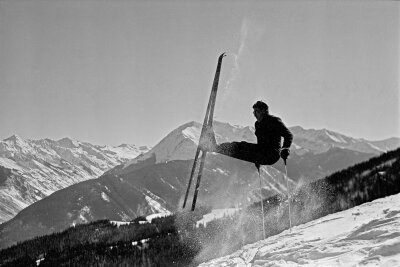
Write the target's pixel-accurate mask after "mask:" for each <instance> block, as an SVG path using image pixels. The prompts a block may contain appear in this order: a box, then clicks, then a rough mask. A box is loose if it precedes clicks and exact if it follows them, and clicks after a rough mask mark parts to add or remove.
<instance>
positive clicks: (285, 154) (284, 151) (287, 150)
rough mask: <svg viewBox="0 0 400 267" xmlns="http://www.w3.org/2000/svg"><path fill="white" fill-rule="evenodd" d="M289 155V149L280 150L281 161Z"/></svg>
mask: <svg viewBox="0 0 400 267" xmlns="http://www.w3.org/2000/svg"><path fill="white" fill-rule="evenodd" d="M289 154H290V150H289V148H282V149H281V158H282V159H283V160H285V161H286V160H287V158H288V157H289Z"/></svg>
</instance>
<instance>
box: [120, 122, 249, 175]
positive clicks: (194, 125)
mask: <svg viewBox="0 0 400 267" xmlns="http://www.w3.org/2000/svg"><path fill="white" fill-rule="evenodd" d="M213 127H214V132H215V137H216V139H217V142H218V143H223V142H232V141H247V142H255V141H256V140H255V136H254V129H252V128H250V127H243V126H237V125H236V126H232V125H230V124H229V123H222V122H218V121H214V125H213ZM201 129H202V124H200V123H198V122H194V121H191V122H188V123H185V124H183V125H182V126H180V127H178V128H176V129H175V130H173V131H172V132H171V133H169V134H168V135H167V136H166V137H165V138H164V139H162V140H161V141H160V142H159V143H158V144H157V145H156V146H154V147H153V148H152V149H151V150H150V151H149V152H147V153H146V154H143V155H141V156H139V157H138V158H136V159H134V160H132V161H130V162H128V163H126V164H125V166H124V167H128V166H129V165H131V164H135V163H138V162H139V161H144V160H147V159H149V158H152V157H155V159H156V163H161V162H167V161H171V160H189V159H193V157H194V153H195V151H196V148H197V144H198V142H199V138H200V133H201Z"/></svg>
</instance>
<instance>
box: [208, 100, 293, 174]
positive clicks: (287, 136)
mask: <svg viewBox="0 0 400 267" xmlns="http://www.w3.org/2000/svg"><path fill="white" fill-rule="evenodd" d="M253 110H254V111H253V114H254V116H255V117H256V119H257V121H256V122H255V135H256V137H257V144H253V143H248V142H244V141H243V142H230V143H222V144H217V143H216V140H215V134H214V131H213V129H212V128H208V129H207V133H206V136H205V138H204V139H203V140H201V141H200V142H201V143H200V147H201V148H202V149H204V150H207V151H210V152H217V153H220V154H223V155H226V156H229V157H233V158H237V159H240V160H245V161H249V162H252V163H254V164H255V165H256V167H257V168H259V167H260V165H272V164H274V163H276V162H277V161H278V160H279V158H280V157H281V158H282V159H283V160H284V161H285V162H286V159H287V158H288V156H289V154H290V145H291V144H292V140H293V135H292V133H291V132H290V131H289V129H288V128H287V127H286V126H285V124H283V122H282V121H281V119H280V118H278V117H275V116H272V115H270V114H269V109H268V105H267V104H266V103H264V102H262V101H257V102H256V103H255V104H254V105H253ZM282 137H283V144H282V145H281V138H282Z"/></svg>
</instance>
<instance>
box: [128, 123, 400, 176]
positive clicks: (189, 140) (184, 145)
mask: <svg viewBox="0 0 400 267" xmlns="http://www.w3.org/2000/svg"><path fill="white" fill-rule="evenodd" d="M201 128H202V125H201V124H200V123H197V122H189V123H186V124H184V125H182V126H180V127H178V128H177V129H175V130H173V131H172V132H171V133H170V134H168V135H167V136H166V137H165V138H163V139H162V140H161V141H160V142H159V143H158V144H157V145H156V146H154V147H153V148H152V149H151V150H150V151H148V152H147V153H145V154H143V155H142V156H140V157H137V158H135V159H134V160H132V161H129V162H127V163H126V164H125V165H124V168H127V167H129V166H130V165H132V164H135V163H138V162H140V161H144V160H147V159H149V158H155V162H156V163H160V162H165V161H170V160H187V159H193V157H194V153H195V151H196V147H197V144H198V142H199V137H200V132H201ZM290 130H291V131H292V133H293V135H294V139H293V144H292V148H291V149H292V151H293V152H294V153H295V154H297V155H300V156H301V155H304V154H305V153H312V154H321V153H324V152H327V151H329V150H330V149H332V148H340V149H347V150H351V151H355V152H360V153H366V154H374V155H378V154H380V153H383V152H385V151H388V150H392V149H395V148H397V147H400V138H390V139H386V140H382V141H368V140H365V139H361V138H359V139H357V138H352V137H348V136H345V135H343V134H340V133H336V132H333V131H329V130H326V129H322V130H314V129H303V128H302V127H300V126H295V127H291V128H290ZM214 132H215V137H216V140H217V143H223V142H232V141H246V142H252V143H255V142H256V138H255V135H254V127H249V126H247V127H243V126H238V125H234V126H233V125H230V124H229V123H222V122H218V121H215V122H214Z"/></svg>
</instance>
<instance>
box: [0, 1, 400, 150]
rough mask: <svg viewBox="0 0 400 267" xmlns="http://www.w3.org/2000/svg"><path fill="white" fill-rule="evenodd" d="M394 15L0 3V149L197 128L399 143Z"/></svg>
mask: <svg viewBox="0 0 400 267" xmlns="http://www.w3.org/2000/svg"><path fill="white" fill-rule="evenodd" d="M399 14H400V4H399V2H396V1H327V2H323V1H295V2H289V1H283V2H282V1H78V0H74V1H58V0H55V1H34V0H30V1H4V0H3V1H0V138H1V139H4V138H6V137H8V136H10V135H12V134H18V135H20V136H21V137H23V138H28V139H40V138H52V139H59V138H62V137H66V136H67V137H71V138H75V139H78V140H83V141H89V142H92V143H95V144H109V145H118V144H121V143H133V144H137V145H150V146H153V145H155V144H156V143H157V142H158V141H160V140H161V139H162V138H163V137H164V136H165V135H166V134H167V133H169V132H170V131H171V130H173V129H174V128H176V127H178V126H180V125H181V124H183V123H186V122H189V121H192V120H196V121H199V122H200V121H203V116H204V113H205V109H206V106H207V101H208V97H209V93H210V89H211V85H212V80H213V78H214V74H215V68H216V63H217V58H218V56H219V54H221V53H222V52H228V56H227V57H226V58H225V59H224V63H223V66H222V73H221V79H220V86H219V92H218V98H217V103H216V112H215V119H216V120H220V121H224V122H228V123H231V124H239V125H243V126H248V125H253V123H254V117H253V115H252V108H251V107H252V105H253V103H254V102H255V101H257V100H261V99H262V100H264V101H265V102H267V103H268V104H269V106H270V111H271V113H272V114H274V115H277V116H279V117H281V118H282V120H283V121H284V122H285V123H286V124H287V126H295V125H300V126H302V127H304V128H315V129H319V128H327V129H329V130H333V131H337V132H340V133H343V134H346V135H350V136H353V137H362V138H366V139H372V140H379V139H384V138H388V137H392V136H398V137H400V129H399V117H400V113H399V102H400V101H399V76H400V71H399V61H400V53H399V32H400V20H399V17H400V16H399Z"/></svg>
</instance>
